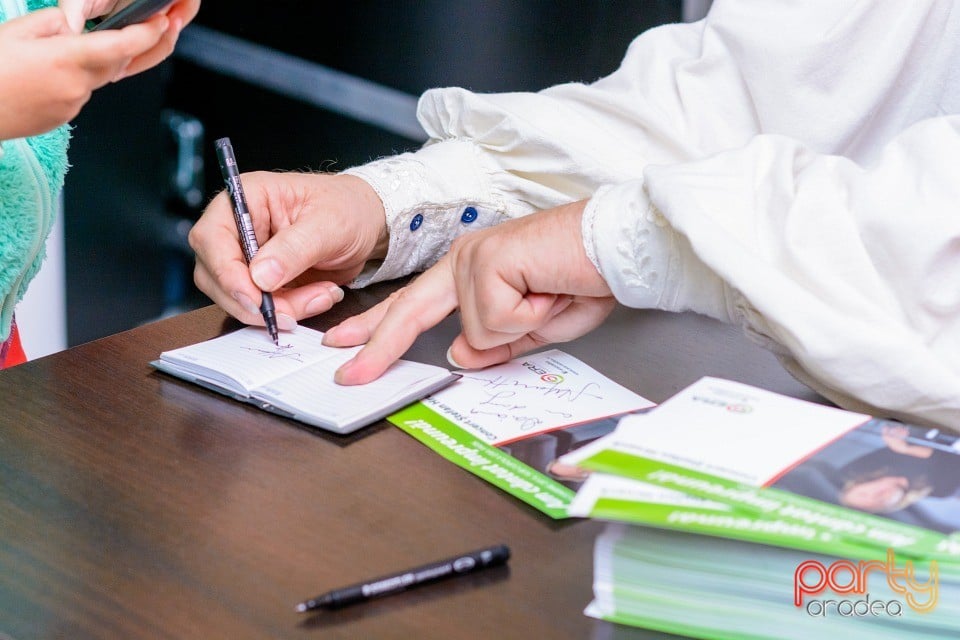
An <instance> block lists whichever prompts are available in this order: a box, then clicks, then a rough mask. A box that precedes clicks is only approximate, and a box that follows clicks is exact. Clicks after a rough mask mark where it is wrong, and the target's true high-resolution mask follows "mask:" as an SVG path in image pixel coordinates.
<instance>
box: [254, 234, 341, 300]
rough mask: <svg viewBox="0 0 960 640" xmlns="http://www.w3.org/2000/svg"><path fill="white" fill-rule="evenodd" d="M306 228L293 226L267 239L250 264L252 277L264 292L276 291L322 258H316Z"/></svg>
mask: <svg viewBox="0 0 960 640" xmlns="http://www.w3.org/2000/svg"><path fill="white" fill-rule="evenodd" d="M308 235H309V234H308V233H307V232H306V230H305V229H304V228H302V226H301V227H298V226H297V225H296V224H294V225H291V226H289V227H287V228H285V229H282V230H281V231H279V232H277V234H276V235H275V236H273V237H271V238H270V239H269V240H267V241H266V242H265V243H264V244H263V246H261V247H260V251H258V252H257V255H256V256H255V257H254V259H253V260H251V261H250V277H251V278H252V279H253V282H254V284H256V285H257V286H258V287H259V288H260V289H261V290H262V291H275V290H276V289H278V288H280V287H282V286H283V285H285V284H287V283H288V282H290V281H291V280H293V279H294V278H296V277H297V276H298V275H300V274H301V273H303V272H304V271H306V270H307V269H308V268H310V267H311V266H312V265H314V264H315V263H317V262H318V261H320V260H321V259H322V257H323V256H318V255H315V254H314V253H313V252H315V251H316V250H317V249H316V247H317V244H318V243H316V242H313V243H311V242H309V239H308V237H307V236H308Z"/></svg>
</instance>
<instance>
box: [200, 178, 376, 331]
mask: <svg viewBox="0 0 960 640" xmlns="http://www.w3.org/2000/svg"><path fill="white" fill-rule="evenodd" d="M241 180H242V182H243V187H244V193H245V195H246V199H247V204H248V206H249V208H250V215H251V217H252V218H253V224H254V231H255V232H256V235H257V238H258V242H259V244H260V251H259V252H258V253H257V255H256V257H255V258H254V260H253V262H252V263H251V264H250V265H249V267H248V265H247V263H246V261H245V259H244V256H243V250H242V249H241V247H240V242H239V240H238V237H237V227H236V223H235V222H234V219H233V210H232V209H231V206H230V201H229V199H228V197H227V194H226V193H221V194H219V195H217V196H216V197H215V198H214V199H213V201H211V203H210V205H209V206H208V207H207V209H206V210H205V211H204V213H203V215H202V216H201V217H200V219H199V220H198V221H197V223H196V224H195V225H194V226H193V229H191V231H190V236H189V242H190V246H191V247H192V248H193V250H194V252H195V253H196V267H195V269H194V282H195V283H196V285H197V287H198V288H199V289H200V290H201V291H203V292H204V293H206V294H207V295H208V296H209V297H210V299H211V300H213V301H214V302H215V303H217V304H218V305H220V306H221V307H222V308H223V309H224V310H226V311H227V312H228V313H230V314H231V315H233V316H234V317H236V318H237V319H238V320H240V321H241V322H245V323H247V324H256V325H263V316H262V315H261V313H260V310H259V306H260V291H261V290H263V291H272V292H273V294H274V296H273V300H274V304H275V305H276V307H277V312H278V314H279V317H278V322H279V325H280V328H281V329H284V330H287V329H291V328H293V325H294V324H295V322H294V319H296V320H299V319H301V318H306V317H309V316H313V315H317V314H319V313H322V312H324V311H327V310H328V309H330V307H332V306H333V305H334V304H336V303H337V302H339V301H340V300H342V299H343V291H342V290H341V289H340V288H339V287H338V286H337V285H338V284H343V283H346V282H349V281H351V280H352V279H353V278H355V277H356V276H357V275H358V274H359V273H360V271H361V270H362V269H363V266H364V264H366V262H367V261H368V260H371V259H375V258H382V257H383V256H384V255H385V254H386V246H387V231H386V222H385V220H386V217H385V214H384V211H383V205H382V203H381V202H380V199H379V197H378V196H377V194H376V192H375V191H374V190H373V189H372V188H371V187H370V186H369V185H368V184H367V183H366V182H364V181H363V180H361V179H359V178H356V177H353V176H346V175H344V176H334V175H317V174H306V173H269V172H253V173H245V174H243V175H242V177H241Z"/></svg>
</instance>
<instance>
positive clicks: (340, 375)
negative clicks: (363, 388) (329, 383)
mask: <svg viewBox="0 0 960 640" xmlns="http://www.w3.org/2000/svg"><path fill="white" fill-rule="evenodd" d="M352 368H353V360H350V361H348V362H347V363H345V364H343V365H342V366H341V367H340V368H339V369H337V372H336V373H334V374H333V381H334V382H336V383H337V384H346V383H347V381H348V379H347V376H349V375H350V370H351V369H352Z"/></svg>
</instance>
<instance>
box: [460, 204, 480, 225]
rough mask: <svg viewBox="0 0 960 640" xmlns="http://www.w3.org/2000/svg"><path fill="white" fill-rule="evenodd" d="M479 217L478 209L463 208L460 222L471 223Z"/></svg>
mask: <svg viewBox="0 0 960 640" xmlns="http://www.w3.org/2000/svg"><path fill="white" fill-rule="evenodd" d="M476 219H477V210H476V209H474V208H473V207H467V208H466V209H464V210H463V215H462V216H460V222H462V223H463V224H470V223H471V222H473V221H474V220H476Z"/></svg>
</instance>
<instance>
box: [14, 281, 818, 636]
mask: <svg viewBox="0 0 960 640" xmlns="http://www.w3.org/2000/svg"><path fill="white" fill-rule="evenodd" d="M384 292H385V289H383V288H379V289H378V288H372V289H371V290H367V291H363V292H349V293H348V295H347V299H346V300H345V301H344V302H343V303H341V304H340V305H338V307H337V309H336V310H335V311H332V312H331V313H329V314H328V315H326V316H324V317H321V318H317V319H315V320H314V321H311V322H309V323H307V324H310V325H311V326H314V327H316V328H320V329H324V328H326V327H328V326H330V325H331V324H332V323H334V322H336V321H338V320H339V319H341V318H343V317H346V316H347V315H349V314H351V313H355V312H356V311H357V310H359V309H362V308H365V307H367V306H369V305H370V304H372V302H373V301H375V300H377V299H379V297H381V296H382V295H384ZM456 322H457V321H456V318H455V317H451V318H449V319H448V320H447V321H446V322H445V323H444V324H442V325H441V326H440V327H438V328H437V329H436V330H434V331H432V332H430V333H428V334H426V335H425V336H422V337H421V339H420V341H419V342H418V343H417V344H416V345H415V347H414V348H413V350H412V351H411V352H410V353H409V354H408V355H407V357H409V358H412V359H418V360H422V361H427V362H434V363H438V364H440V363H442V361H443V354H444V353H445V352H446V347H447V345H448V343H449V341H450V339H451V338H452V337H453V335H454V333H455V331H456V327H457V324H456ZM237 327H238V325H237V324H236V323H235V322H234V321H232V320H230V319H228V318H227V317H226V316H225V315H224V314H223V313H222V312H221V311H220V310H218V309H216V308H214V307H208V308H206V309H202V310H200V311H196V312H192V313H188V314H185V315H182V316H178V317H175V318H171V319H168V320H163V321H161V322H157V323H153V324H150V325H146V326H143V327H140V328H137V329H135V330H133V331H129V332H126V333H122V334H118V335H115V336H111V337H109V338H105V339H103V340H99V341H96V342H91V343H89V344H85V345H82V346H79V347H75V348H72V349H69V350H67V351H64V352H62V353H59V354H55V355H53V356H49V357H46V358H41V359H39V360H36V361H33V362H30V363H27V364H25V365H22V366H20V367H16V368H14V369H10V370H8V371H4V372H0V638H3V639H4V640H6V636H9V637H10V638H13V639H15V640H26V639H29V638H69V639H73V640H77V639H82V638H97V639H104V638H123V639H125V640H126V639H131V638H149V639H151V640H156V639H163V638H176V639H183V638H202V639H210V638H232V639H236V638H308V637H317V638H320V637H323V638H457V639H461V638H462V639H470V638H483V639H489V638H551V639H553V638H595V639H596V638H610V637H618V638H619V637H625V638H645V637H659V636H655V634H650V633H648V632H645V631H641V630H637V629H626V628H619V627H616V626H615V625H610V624H606V623H602V622H599V621H596V620H593V619H591V618H588V617H586V616H584V615H583V613H582V611H583V608H584V607H585V606H586V605H587V603H588V602H589V601H590V599H591V581H592V573H593V567H592V550H593V543H594V538H595V536H596V535H597V534H598V533H599V532H600V531H601V530H602V528H603V527H604V524H603V523H601V522H595V521H584V520H581V521H565V522H555V521H552V520H550V519H549V518H547V517H546V516H543V515H541V514H540V513H539V512H537V511H535V510H533V509H531V508H529V507H527V506H526V505H525V504H523V503H521V502H519V501H518V500H516V499H514V498H513V497H511V496H509V495H507V494H505V493H502V492H500V491H499V490H498V489H496V488H494V487H492V486H490V485H488V484H486V483H485V482H483V481H482V480H480V479H478V478H476V477H474V476H473V475H471V474H469V473H467V472H466V471H463V470H461V469H460V468H458V467H456V466H454V465H452V464H450V463H449V462H447V461H445V460H443V459H442V458H441V457H439V456H438V455H436V454H434V453H433V452H431V451H430V450H428V449H427V448H426V447H424V446H423V445H421V444H420V443H418V442H416V441H415V440H413V439H412V438H410V437H409V436H407V435H405V434H404V433H402V432H401V431H400V430H398V429H395V428H394V427H392V426H391V425H389V424H388V423H386V422H381V423H379V424H377V425H373V426H371V427H367V428H365V429H362V430H361V431H359V432H357V433H356V434H353V435H352V436H347V437H344V436H336V435H332V434H328V433H326V432H322V431H318V430H313V429H309V428H305V427H303V426H301V425H299V424H297V423H295V422H291V421H287V420H285V419H283V418H279V417H275V416H272V415H269V414H266V413H263V412H261V411H258V410H256V409H254V408H251V407H249V406H246V405H243V404H241V403H238V402H234V401H231V400H228V399H225V398H223V397H221V396H218V395H216V394H213V393H210V392H207V391H204V390H202V389H199V388H197V387H194V386H191V385H188V384H186V383H183V382H180V381H178V380H175V379H172V378H169V377H166V376H164V375H163V374H160V373H157V372H155V371H153V370H152V369H151V367H150V366H149V365H148V363H149V362H150V360H152V359H154V358H156V357H157V355H158V354H159V353H160V352H161V351H163V350H167V349H172V348H175V347H179V346H183V345H186V344H190V343H194V342H198V341H200V340H204V339H207V338H211V337H214V336H216V335H218V334H220V333H222V332H224V331H226V330H229V329H233V328H237ZM561 348H563V349H564V350H566V351H568V352H569V353H572V354H573V355H576V356H577V357H579V358H581V359H582V360H584V361H586V362H587V363H589V364H591V365H593V366H594V367H596V368H597V369H599V370H600V371H602V372H604V373H606V374H607V375H609V376H610V377H611V378H613V379H615V380H617V381H618V382H620V383H621V384H624V385H625V386H627V387H629V388H631V389H634V390H636V391H637V392H639V393H641V394H642V395H645V396H646V397H648V398H650V399H651V400H654V401H658V402H659V401H662V400H664V399H665V398H667V397H668V396H670V395H671V394H673V393H674V392H676V391H677V390H679V389H681V388H682V387H684V386H685V385H687V384H689V383H691V382H693V381H694V380H696V379H697V378H699V377H700V376H703V375H716V376H723V377H728V378H732V379H736V380H741V381H743V382H747V383H750V384H756V385H759V386H763V387H766V388H768V389H772V390H774V391H780V392H784V393H789V394H792V395H798V396H803V397H808V398H813V397H814V396H813V395H812V394H811V393H810V392H809V391H808V390H806V388H805V387H802V386H800V385H799V384H798V383H797V382H795V381H794V380H793V379H792V378H790V377H789V376H788V375H787V374H786V373H785V372H784V371H783V370H782V369H781V368H780V367H779V365H778V364H777V363H776V361H775V360H774V358H773V357H772V356H771V355H770V354H768V353H767V352H765V351H763V350H761V349H759V348H758V347H755V346H753V345H751V344H750V343H749V342H748V341H747V340H746V339H745V338H744V337H743V336H742V335H741V334H740V333H739V331H738V330H737V329H734V328H731V327H725V326H721V325H719V324H717V323H714V322H712V321H709V320H707V319H704V318H700V317H696V316H692V315H681V316H676V315H667V314H662V313H658V312H638V311H633V310H626V309H621V310H618V311H617V312H616V313H615V315H614V316H613V317H612V318H611V320H610V321H609V322H608V323H607V325H605V326H604V327H603V328H602V329H601V330H599V331H597V332H595V333H593V334H592V335H590V336H588V337H586V338H583V339H581V340H579V341H577V342H575V343H571V344H568V345H564V346H562V347H561ZM499 542H503V543H506V544H508V545H509V546H510V547H511V549H512V550H513V557H512V559H511V561H510V563H509V566H507V567H500V568H498V569H494V570H490V571H484V572H479V573H477V574H474V575H471V576H466V577H463V578H458V579H456V580H451V581H446V582H441V583H437V584H434V585H430V586H427V587H424V588H421V589H418V590H414V591H410V592H407V593H404V594H400V595H397V596H392V597H389V598H385V599H383V600H377V601H372V602H370V603H367V604H365V605H362V606H357V607H353V608H349V609H345V610H341V611H337V612H323V613H321V614H319V615H313V616H304V615H301V614H297V613H295V612H294V609H293V607H294V605H295V604H296V603H297V602H299V601H301V600H303V599H305V598H307V597H310V596H312V595H316V594H317V593H319V592H322V591H325V590H327V589H329V588H334V587H338V586H342V585H344V584H347V583H351V582H354V581H357V580H361V579H365V578H369V577H373V576H377V575H380V574H383V573H387V572H390V571H392V570H399V569H403V568H406V567H408V566H412V565H416V564H420V563H423V562H427V561H431V560H434V559H438V558H441V557H444V556H447V555H452V554H455V553H457V552H460V551H464V550H468V549H471V548H475V547H481V546H485V545H489V544H494V543H499ZM5 634H6V635H5Z"/></svg>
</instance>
